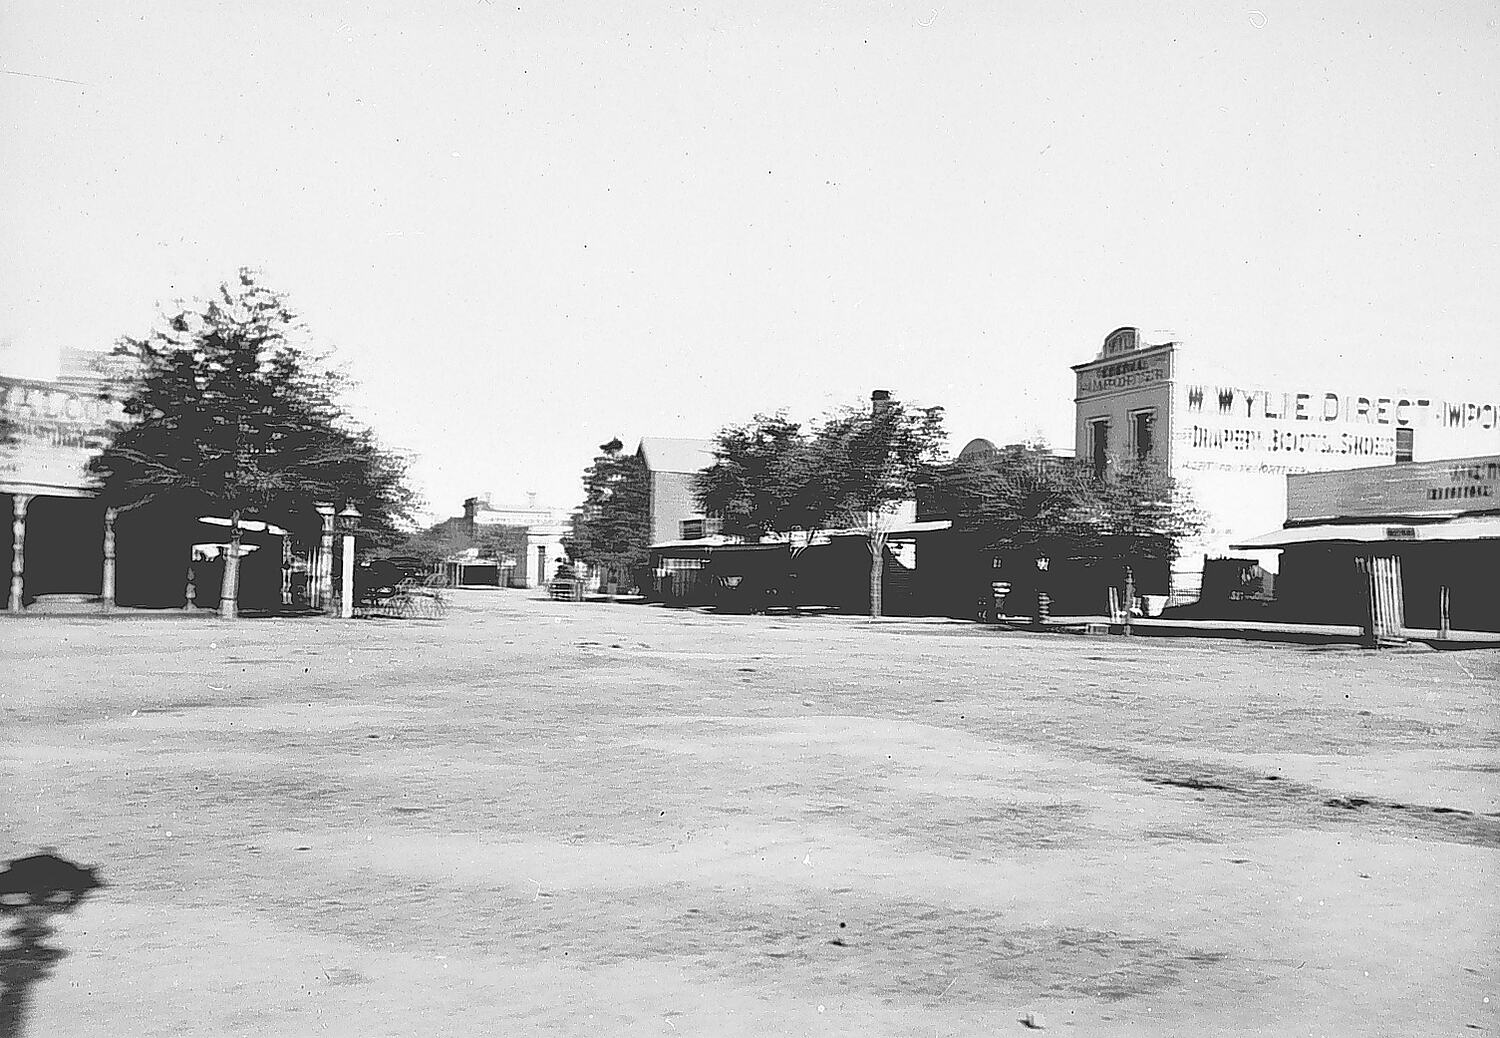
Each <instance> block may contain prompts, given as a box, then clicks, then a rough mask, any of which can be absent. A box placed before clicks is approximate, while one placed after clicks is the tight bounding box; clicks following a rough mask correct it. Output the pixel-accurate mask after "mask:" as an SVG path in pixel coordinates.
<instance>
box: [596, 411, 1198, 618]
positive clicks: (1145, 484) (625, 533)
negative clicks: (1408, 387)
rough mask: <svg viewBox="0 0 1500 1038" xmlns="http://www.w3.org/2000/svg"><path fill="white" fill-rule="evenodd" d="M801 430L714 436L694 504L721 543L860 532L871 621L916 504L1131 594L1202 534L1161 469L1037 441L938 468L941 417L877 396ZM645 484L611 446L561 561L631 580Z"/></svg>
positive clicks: (773, 418)
mask: <svg viewBox="0 0 1500 1038" xmlns="http://www.w3.org/2000/svg"><path fill="white" fill-rule="evenodd" d="M876 397H877V398H876V400H875V401H874V405H873V406H872V407H870V408H868V409H865V408H862V407H845V408H842V409H840V410H837V411H835V412H833V413H831V414H829V415H826V416H825V417H823V418H822V419H821V420H818V421H815V422H812V423H808V424H806V425H804V424H803V423H800V422H796V421H793V420H792V419H790V418H788V417H787V415H786V414H785V413H784V412H777V413H775V414H759V415H756V416H755V417H754V418H752V419H751V420H750V421H749V422H746V423H744V424H742V425H730V426H726V427H725V428H723V429H722V430H720V431H719V433H718V435H717V436H716V437H715V439H714V443H713V455H714V461H713V463H712V464H711V465H710V466H709V467H708V468H706V469H705V470H703V472H701V473H700V474H699V475H698V477H697V479H696V482H695V493H696V497H697V502H698V505H699V508H700V509H701V510H702V511H703V513H704V514H706V515H711V516H715V517H716V518H717V519H718V520H719V523H720V529H721V530H722V532H723V533H725V534H727V535H729V536H732V537H737V538H741V539H743V540H745V541H747V542H751V543H755V542H759V541H762V540H765V539H767V538H777V539H784V540H786V541H787V542H788V543H789V545H790V548H791V550H792V552H793V553H794V554H795V553H799V552H801V551H803V550H805V549H806V548H807V547H808V546H809V545H810V544H811V543H813V541H814V540H816V539H817V538H818V537H819V536H820V535H823V534H827V533H829V532H832V531H840V532H857V533H859V534H862V535H863V536H864V539H865V543H866V545H867V547H868V548H869V554H870V571H869V581H870V586H869V591H870V611H871V614H872V615H875V616H879V615H880V613H881V611H882V584H883V579H882V578H883V575H884V571H885V556H886V547H887V543H888V541H889V538H890V534H891V531H892V528H893V526H894V524H896V523H897V522H898V521H899V520H900V519H901V518H902V517H903V516H904V515H909V514H910V511H909V509H908V508H906V507H904V506H907V505H909V504H910V503H911V502H914V501H916V500H918V499H921V500H922V502H923V504H924V506H925V511H926V512H927V513H928V514H930V515H933V516H941V517H943V518H946V519H949V520H950V521H951V523H952V530H953V532H954V534H955V535H957V536H960V537H962V538H964V539H965V541H966V543H968V544H969V545H971V546H972V547H973V548H974V549H975V550H976V551H977V552H979V553H981V554H983V553H1005V554H1007V555H1009V556H1010V557H1012V558H1015V559H1017V560H1018V561H1020V562H1022V564H1023V568H1029V566H1028V565H1027V564H1028V563H1029V562H1030V561H1037V560H1044V559H1046V560H1052V559H1056V560H1072V561H1078V562H1084V563H1102V564H1106V565H1111V566H1113V567H1114V569H1115V571H1116V572H1117V573H1118V574H1119V575H1120V577H1121V578H1122V581H1123V583H1124V584H1125V593H1126V598H1127V601H1128V600H1129V598H1130V597H1132V596H1131V592H1130V585H1131V583H1132V579H1133V574H1134V573H1135V572H1136V571H1137V570H1138V569H1139V568H1140V567H1143V566H1152V567H1153V568H1163V566H1162V565H1161V564H1170V562H1171V561H1172V560H1173V559H1174V558H1176V556H1177V554H1178V552H1179V550H1180V547H1181V544H1182V542H1183V541H1184V540H1185V539H1186V538H1188V537H1190V536H1192V535H1193V534H1194V533H1195V532H1196V531H1197V530H1198V529H1199V527H1200V520H1199V517H1198V514H1197V512H1196V510H1195V509H1194V507H1193V505H1192V503H1191V501H1190V500H1188V498H1187V497H1186V495H1185V493H1184V492H1183V491H1182V489H1181V488H1180V487H1178V486H1177V485H1176V484H1175V483H1174V481H1173V480H1172V479H1171V478H1170V477H1169V476H1168V475H1167V474H1166V473H1165V472H1163V471H1162V470H1161V469H1160V468H1158V467H1155V466H1153V465H1150V464H1146V463H1140V464H1130V465H1126V466H1123V467H1121V468H1119V469H1118V470H1114V471H1111V472H1109V473H1107V474H1106V475H1104V476H1102V477H1101V476H1096V475H1095V474H1094V473H1093V472H1092V471H1091V470H1090V469H1089V468H1088V467H1086V466H1084V465H1081V464H1079V463H1077V462H1075V461H1073V459H1070V458H1061V457H1058V456H1057V455H1055V454H1053V453H1052V452H1050V451H1049V450H1047V449H1046V448H1045V447H1044V446H1042V445H1039V444H1016V445H1013V446H1009V447H1004V448H1001V449H1000V450H998V451H997V452H995V453H994V454H992V455H987V456H984V457H981V458H975V459H963V460H959V461H952V462H950V461H947V460H946V459H945V458H944V456H943V443H944V439H945V434H944V429H943V411H942V408H939V407H909V406H907V405H905V404H903V403H901V402H899V401H894V400H890V399H888V398H886V396H885V395H884V394H876ZM647 479H648V474H647V473H646V471H645V467H644V465H643V464H642V462H641V460H640V459H639V458H638V457H637V456H636V455H634V454H626V453H624V451H623V444H622V443H621V442H620V440H618V439H615V440H612V441H610V442H609V443H606V444H603V445H601V447H600V454H599V455H598V456H597V457H596V458H595V459H594V461H593V463H592V464H591V465H590V466H589V468H588V469H587V471H586V472H585V473H584V486H585V492H586V496H585V501H584V503H583V505H582V507H581V508H580V509H579V510H578V512H577V513H575V515H574V517H573V533H572V536H571V538H570V539H569V540H568V541H567V542H566V547H567V550H568V552H569V555H570V556H571V557H573V558H575V559H578V560H580V561H583V562H587V563H589V564H590V565H593V566H597V567H600V568H602V569H604V570H605V571H606V572H607V573H609V574H612V575H615V576H617V577H619V576H624V575H627V574H631V573H634V572H637V571H639V570H640V569H641V568H642V567H644V566H645V564H646V562H647V548H648V545H649V543H650V536H651V531H650V525H649V524H650V520H649V504H648V496H649V492H648V486H647Z"/></svg>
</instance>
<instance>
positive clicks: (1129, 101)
mask: <svg viewBox="0 0 1500 1038" xmlns="http://www.w3.org/2000/svg"><path fill="white" fill-rule="evenodd" d="M0 69H3V70H4V73H5V74H0V341H4V340H9V341H10V342H11V344H12V350H11V351H10V352H11V354H12V355H18V356H22V357H28V356H29V357H39V356H44V355H47V354H49V353H50V351H53V350H55V349H56V348H57V347H60V346H77V347H90V348H106V347H108V346H109V345H110V344H111V343H112V342H113V340H114V339H115V338H116V337H117V336H119V335H120V334H122V333H127V332H128V333H135V334H138V333H140V332H143V331H144V330H145V329H146V328H148V327H149V326H150V324H151V322H152V319H153V315H154V313H155V311H156V308H157V305H158V303H160V302H166V301H168V300H171V299H173V298H176V297H179V296H194V295H201V294H204V293H206V292H208V291H209V290H211V289H212V287H213V286H214V285H215V284H216V283H217V282H218V280H220V279H221V278H224V277H226V276H229V275H231V274H232V273H233V271H234V270H235V269H236V268H237V267H239V266H241V265H250V266H256V267H260V268H262V269H263V270H264V271H265V272H266V274H267V277H268V280H269V281H270V282H271V283H272V284H274V285H275V286H276V287H278V288H281V289H283V290H284V291H286V292H288V293H289V294H290V295H291V297H292V299H293V302H294V303H295V304H296V305H297V307H298V308H299V309H300V311H301V312H302V314H303V315H304V316H305V318H306V320H307V321H308V323H309V324H310V325H311V328H312V331H313V333H314V335H315V336H316V338H317V339H318V340H320V341H322V342H324V343H327V344H329V345H333V346H335V347H336V348H337V351H338V356H339V357H340V359H341V360H342V361H343V363H344V364H345V365H346V366H347V368H348V369H349V370H350V372H351V373H352V374H353V375H355V376H356V377H357V378H358V379H359V380H360V381H361V383H362V386H361V388H360V390H359V391H358V393H357V395H356V397H355V398H354V400H353V401H352V402H353V404H354V405H355V408H356V410H357V411H358V413H359V415H360V416H361V417H362V418H363V419H364V420H366V421H368V422H369V423H371V424H373V425H374V426H375V427H376V428H377V430H379V431H380V433H381V434H382V436H383V437H384V439H385V440H386V441H387V442H388V443H389V444H391V445H392V446H396V447H400V448H404V449H407V450H410V451H412V452H414V453H415V454H417V455H418V460H417V463H416V466H415V469H414V475H415V482H416V483H417V485H418V487H419V489H420V490H421V491H422V492H423V493H424V495H425V496H426V497H427V499H428V502H429V507H430V509H431V510H432V512H434V513H435V514H438V515H446V514H452V513H454V512H457V511H459V509H460V506H461V501H462V499H463V498H464V497H465V496H468V495H470V494H473V493H476V492H480V491H484V490H493V491H495V493H496V497H497V500H506V501H521V500H524V494H525V493H526V492H527V491H536V492H538V494H539V495H540V497H541V499H542V500H543V501H544V502H547V503H551V504H555V505H571V504H574V503H576V502H577V500H579V498H580V497H581V489H580V485H579V474H580V472H581V470H582V468H583V467H584V466H585V465H586V464H587V463H588V461H589V459H590V458H591V456H592V455H593V454H594V452H595V450H596V447H597V445H598V444H600V443H602V442H604V441H606V440H608V439H610V438H611V437H613V436H619V437H620V438H621V439H623V440H625V441H627V442H628V443H630V444H632V445H633V444H634V441H635V440H636V439H638V438H639V437H640V436H642V435H667V436H708V435H711V434H712V433H713V432H714V430H715V429H717V428H718V427H719V426H720V425H722V424H724V423H725V422H729V421H741V420H744V419H746V418H748V417H749V416H750V415H751V414H753V413H754V412H755V411H758V410H771V409H775V408H778V407H785V408H788V409H789V410H790V411H791V412H792V413H793V414H794V415H796V416H798V417H807V416H810V415H813V414H816V413H818V412H820V411H822V410H824V409H826V408H828V407H830V406H833V405H836V404H839V403H844V402H849V403H853V402H856V401H859V400H861V399H865V398H867V397H868V393H869V390H870V389H872V388H876V387H879V388H887V389H891V390H893V391H895V392H896V393H897V394H898V395H899V396H901V397H902V398H904V399H907V400H911V401H913V402H917V403H923V404H942V405H944V406H946V407H947V408H948V412H949V428H950V430H951V432H952V435H953V440H954V448H955V449H956V448H957V447H958V446H961V445H962V444H963V443H964V442H965V441H967V440H968V439H969V438H971V437H973V436H987V437H989V438H991V439H993V440H997V441H1003V440H1010V439H1017V438H1020V437H1023V436H1028V435H1034V434H1037V433H1041V434H1043V435H1045V436H1047V437H1048V438H1050V439H1051V440H1052V441H1053V442H1055V443H1058V444H1060V445H1064V446H1070V445H1071V435H1072V433H1071V429H1072V403H1071V397H1072V381H1071V375H1070V372H1069V370H1068V366H1069V365H1070V364H1074V363H1078V362H1080V361H1083V360H1086V359H1089V358H1090V357H1092V356H1093V355H1094V353H1095V351H1096V350H1097V349H1098V346H1099V343H1100V342H1101V341H1102V339H1103V337H1104V335H1105V334H1106V333H1107V332H1109V331H1110V330H1111V329H1112V328H1115V327H1117V326H1119V325H1123V324H1137V325H1140V326H1142V327H1144V328H1152V329H1154V328H1165V329H1172V330H1174V331H1176V332H1177V333H1178V334H1179V335H1180V336H1181V337H1182V338H1183V339H1184V340H1185V341H1186V342H1187V344H1188V346H1187V348H1188V349H1191V350H1192V351H1194V353H1196V354H1199V355H1200V356H1202V357H1203V358H1205V359H1210V358H1211V360H1212V362H1213V363H1214V364H1219V365H1223V366H1224V368H1225V370H1226V377H1228V376H1229V375H1231V374H1232V375H1234V376H1236V377H1239V378H1241V379H1244V380H1251V381H1258V382H1262V383H1267V382H1269V383H1272V384H1279V383H1283V382H1286V381H1288V380H1292V379H1298V380H1306V379H1317V380H1321V381H1319V382H1318V383H1317V385H1319V386H1320V385H1322V383H1323V382H1324V381H1327V382H1329V383H1330V384H1337V385H1348V384H1351V383H1352V382H1360V383H1361V384H1368V383H1370V382H1372V381H1373V382H1375V383H1378V384H1379V385H1380V386H1392V387H1420V388H1427V387H1435V388H1440V389H1445V390H1446V389H1451V390H1453V391H1455V392H1458V391H1463V392H1466V393H1468V395H1470V396H1473V397H1476V398H1481V399H1494V398H1496V397H1497V396H1500V345H1497V342H1496V336H1495V329H1496V328H1497V326H1500V187H1497V185H1500V81H1497V77H1500V8H1497V7H1496V5H1495V4H1494V3H1493V2H1491V0H1473V2H1454V3H1437V4H1423V5H1417V4H1412V3H1409V2H1399V0H1389V2H1382V0H1373V2H1372V0H1359V2H1342V0H1329V2H1317V3H1306V2H1295V3H1294V2H1283V0H1274V2H1272V0H1248V2H1246V3H1236V4H1226V3H1213V2H1200V0H1194V2H1182V3H1158V2H1151V0H1144V2H1136V3H1114V2H1105V0H1098V2H1089V3H1082V4H1079V3H1065V2H1064V3H1059V2H1055V0H1038V2H1026V3H1013V2H1007V0H984V2H977V0H975V2H965V3H953V2H949V0H923V2H920V3H866V4H858V3H816V2H811V0H806V2H796V3H790V2H765V3H754V2H752V3H746V2H743V0H735V2H723V3H720V2H707V3H698V4H678V5H663V4H658V3H655V2H651V0H633V2H628V3H612V4H605V3H597V2H585V0H552V2H548V3H530V2H521V3H517V2H516V0H510V2H506V0H452V2H448V0H429V2H424V3H420V4H418V3H409V4H396V3H389V2H385V0H362V2H359V3H321V4H320V3H309V2H306V0H299V2H296V3H293V2H289V0H261V2H257V3H253V4H246V3H233V4H229V3H212V2H193V3H188V2H182V0H152V2H150V3H140V2H134V0H108V2H103V0H97V2H88V3H72V4H64V3H57V2H56V0H21V2H16V0H0Z"/></svg>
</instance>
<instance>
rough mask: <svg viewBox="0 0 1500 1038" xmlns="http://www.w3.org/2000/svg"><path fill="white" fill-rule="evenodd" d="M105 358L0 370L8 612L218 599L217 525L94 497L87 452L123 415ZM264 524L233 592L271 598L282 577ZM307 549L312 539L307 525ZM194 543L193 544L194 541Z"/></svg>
mask: <svg viewBox="0 0 1500 1038" xmlns="http://www.w3.org/2000/svg"><path fill="white" fill-rule="evenodd" d="M109 360H110V358H109V357H108V356H107V355H104V354H91V353H89V352H87V351H65V352H64V355H63V373H62V375H61V376H60V377H59V378H58V379H55V380H51V381H41V380H36V379H18V378H9V377H3V376H0V417H3V418H4V420H5V422H6V425H7V434H8V435H7V436H6V438H5V441H4V442H0V559H3V560H5V562H6V563H7V565H6V566H5V573H6V578H7V579H6V584H5V596H4V597H5V603H4V606H3V608H5V609H8V610H9V611H11V612H23V611H25V610H28V609H36V608H39V607H40V608H47V607H50V606H51V605H52V604H54V603H96V604H97V605H99V606H103V607H108V606H111V605H116V604H118V605H122V606H137V607H147V608H181V607H183V606H184V605H187V604H189V595H190V594H191V595H192V596H193V597H192V602H193V603H194V604H197V605H199V606H203V607H208V608H212V607H213V606H215V605H216V604H217V587H218V585H217V583H216V580H215V578H216V575H217V573H218V572H219V571H220V570H221V569H222V561H221V559H220V558H219V555H220V552H219V551H218V550H217V549H218V546H219V545H222V544H224V542H227V541H228V539H229V538H228V530H227V529H225V528H224V527H223V526H222V525H216V524H213V523H205V522H203V521H202V519H201V517H200V515H199V514H198V513H190V512H186V511H184V510H183V509H181V508H173V507H167V506H161V505H146V506H143V507H141V508H137V509H132V510H128V511H123V512H117V511H115V510H112V509H106V508H105V507H104V503H103V502H102V501H100V500H99V499H98V498H97V497H96V496H95V483H94V480H93V478H92V477H91V476H90V474H89V472H88V463H89V460H90V459H91V458H92V457H94V456H95V455H96V454H97V453H98V452H99V450H101V449H102V448H103V447H104V446H105V444H107V443H108V442H109V437H110V429H109V424H110V422H111V421H114V420H118V419H119V418H120V417H121V415H122V413H121V411H120V408H119V405H118V404H117V403H115V402H114V401H113V400H111V399H109V398H108V396H107V390H108V389H109V388H110V385H111V374H110V372H109V370H108V362H109ZM278 534H279V531H276V530H275V528H274V527H273V528H271V529H270V530H268V529H266V528H265V526H264V525H263V524H261V529H259V530H253V529H252V530H249V531H247V532H246V533H245V536H244V540H245V544H246V546H247V548H250V547H253V549H254V550H248V551H247V553H246V554H244V555H243V556H242V559H241V583H240V601H241V603H242V604H243V605H244V606H245V607H247V608H251V609H254V608H268V609H269V608H276V607H279V606H280V605H281V604H282V603H283V601H284V593H285V589H286V585H287V582H288V578H289V577H291V576H292V571H291V570H290V569H289V568H287V566H286V559H285V555H284V552H285V546H284V544H283V542H284V541H285V540H286V538H284V537H282V536H279V535H278ZM307 540H308V541H309V544H308V547H309V548H310V549H317V547H318V534H317V532H316V531H314V532H312V533H311V535H310V537H309V538H307ZM195 546H196V548H197V550H196V551H195Z"/></svg>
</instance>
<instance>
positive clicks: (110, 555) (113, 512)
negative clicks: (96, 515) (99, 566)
mask: <svg viewBox="0 0 1500 1038" xmlns="http://www.w3.org/2000/svg"><path fill="white" fill-rule="evenodd" d="M119 514H120V513H119V510H118V509H114V508H106V509H105V510H104V579H103V580H102V581H101V582H100V587H99V602H100V604H101V605H103V607H104V608H105V609H106V610H109V609H113V608H114V607H115V518H116V517H117V516H118V515H119Z"/></svg>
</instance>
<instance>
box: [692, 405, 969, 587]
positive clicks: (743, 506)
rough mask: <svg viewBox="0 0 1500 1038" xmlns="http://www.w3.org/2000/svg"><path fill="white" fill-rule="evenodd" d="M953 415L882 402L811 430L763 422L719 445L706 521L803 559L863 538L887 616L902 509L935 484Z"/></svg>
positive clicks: (703, 480) (702, 498)
mask: <svg viewBox="0 0 1500 1038" xmlns="http://www.w3.org/2000/svg"><path fill="white" fill-rule="evenodd" d="M944 438H945V437H944V432H943V409H942V408H940V407H907V406H905V405H904V404H902V403H900V402H899V401H893V400H890V399H886V398H884V396H883V395H882V394H877V399H876V401H875V403H874V406H873V407H872V408H870V409H869V410H865V409H863V408H853V407H846V408H844V409H842V410H839V411H836V412H834V413H833V414H830V415H828V416H826V417H825V418H823V419H822V420H821V421H820V422H817V423H815V424H813V425H811V426H809V427H806V428H804V427H803V426H802V425H801V424H800V423H798V422H794V421H791V420H790V419H788V418H787V417H786V415H785V414H784V413H777V414H773V415H757V416H756V417H755V418H754V419H753V420H751V421H750V422H749V423H748V424H746V425H740V426H729V427H726V428H725V429H723V430H721V431H720V432H719V435H718V436H717V437H716V438H715V440H714V462H713V464H712V465H710V466H709V467H708V468H707V469H705V470H704V471H703V472H702V473H700V474H699V476H698V479H697V482H696V487H695V489H696V493H697V498H698V504H699V507H701V508H702V509H703V511H704V513H705V514H708V515H714V516H718V517H720V518H721V520H722V522H723V527H722V528H723V531H724V532H725V533H726V534H730V535H733V536H738V537H743V538H744V539H746V540H747V541H752V542H754V541H759V540H761V539H763V538H764V537H766V536H767V535H770V534H777V535H782V536H785V537H786V538H787V539H788V540H789V541H790V543H791V548H792V551H793V552H794V553H796V552H800V551H802V550H803V549H805V548H806V547H807V546H808V545H809V544H811V543H812V541H813V540H814V538H815V537H817V535H818V534H820V533H825V532H827V531H829V530H835V529H838V530H857V531H859V532H860V533H861V534H863V535H864V538H865V544H866V546H867V547H868V548H869V551H870V615H871V616H879V615H880V614H881V608H882V602H881V597H882V587H883V580H882V578H883V575H884V572H885V554H886V544H887V541H888V539H889V536H890V532H891V529H892V526H893V525H894V524H895V523H896V521H897V520H898V518H899V515H900V509H901V506H902V505H903V504H904V503H905V502H908V501H912V500H915V498H916V496H917V494H918V492H919V491H920V490H921V489H922V488H924V487H927V486H930V485H931V484H932V481H933V479H934V478H935V475H936V472H937V468H938V463H939V461H940V460H941V457H942V450H943V441H944Z"/></svg>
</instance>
